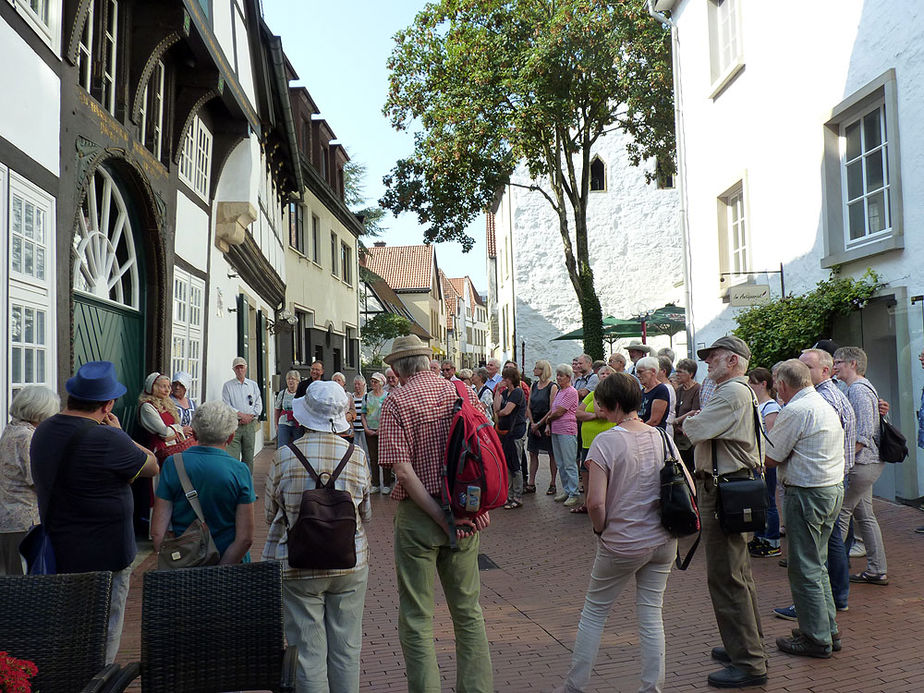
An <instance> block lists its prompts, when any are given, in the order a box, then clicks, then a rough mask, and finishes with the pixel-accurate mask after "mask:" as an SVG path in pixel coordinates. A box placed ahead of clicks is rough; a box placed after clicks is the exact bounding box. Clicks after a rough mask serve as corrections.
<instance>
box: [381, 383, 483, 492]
mask: <svg viewBox="0 0 924 693" xmlns="http://www.w3.org/2000/svg"><path fill="white" fill-rule="evenodd" d="M465 391H466V393H467V394H468V400H469V402H470V403H471V404H472V406H474V407H476V408H477V409H478V410H479V411H481V412H484V408H483V407H482V405H481V402H480V401H479V400H478V398H477V397H476V396H475V393H474V392H473V391H472V390H471V389H470V388H465ZM457 399H458V394H457V393H456V388H455V386H454V385H453V384H452V383H450V382H449V381H448V380H445V379H443V378H441V377H440V376H438V375H436V374H435V373H432V372H431V371H429V370H427V371H421V372H420V373H415V374H414V375H412V376H411V377H410V378H408V380H407V382H406V383H405V384H404V386H403V387H401V389H399V390H395V391H393V392H392V394H391V395H389V396H388V398H387V399H386V400H385V402H384V403H383V404H382V415H381V419H380V424H379V464H380V465H382V466H385V467H393V466H395V465H396V464H402V463H407V464H410V465H411V466H412V468H413V469H414V473H415V474H417V477H418V478H419V479H420V481H421V482H422V483H423V485H424V488H425V489H427V493H429V494H430V495H431V496H434V497H438V496H439V495H440V482H441V480H442V477H443V467H444V465H445V463H446V444H447V442H448V441H449V425H450V424H451V423H452V416H453V407H454V406H455V403H456V400H457ZM391 497H392V498H393V499H394V500H404V499H405V498H407V497H408V494H407V491H405V490H404V487H403V486H402V485H401V482H397V483H396V484H395V486H394V488H393V489H392V491H391Z"/></svg>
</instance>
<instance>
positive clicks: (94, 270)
mask: <svg viewBox="0 0 924 693" xmlns="http://www.w3.org/2000/svg"><path fill="white" fill-rule="evenodd" d="M133 220H134V218H133V215H132V213H131V211H130V206H129V205H128V204H126V199H125V197H124V196H123V194H122V192H121V190H120V188H119V186H118V184H117V182H116V180H115V179H114V178H113V176H112V175H111V174H110V173H109V172H108V171H107V170H106V169H105V168H103V167H100V168H98V169H96V171H95V172H94V173H93V177H92V179H91V180H90V181H89V184H88V186H87V194H86V195H85V197H84V199H83V201H82V202H81V214H79V215H78V223H77V228H76V229H75V230H74V244H73V247H74V258H75V261H74V286H73V289H74V316H73V327H74V365H75V367H79V366H81V365H82V364H84V363H86V362H88V361H112V362H113V363H114V364H115V367H116V373H117V374H118V377H119V381H120V382H122V384H124V385H125V386H126V387H127V388H128V392H126V393H125V395H124V396H122V397H121V398H120V399H119V401H118V402H116V407H115V410H114V411H115V413H116V416H118V417H119V419H120V420H121V421H122V426H123V428H125V430H126V431H128V432H130V433H131V432H132V431H133V429H134V427H135V418H136V417H135V413H136V411H137V408H138V395H139V394H140V392H141V388H142V386H143V384H144V376H145V364H146V359H145V352H146V349H145V344H146V335H145V321H144V309H143V307H144V283H143V277H144V266H143V262H142V258H141V255H140V254H139V253H136V250H135V234H134V231H133V228H132V227H133V225H134V224H133Z"/></svg>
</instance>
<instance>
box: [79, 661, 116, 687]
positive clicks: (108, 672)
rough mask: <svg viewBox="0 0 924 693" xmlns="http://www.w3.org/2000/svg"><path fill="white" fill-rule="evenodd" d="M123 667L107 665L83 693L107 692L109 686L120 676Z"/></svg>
mask: <svg viewBox="0 0 924 693" xmlns="http://www.w3.org/2000/svg"><path fill="white" fill-rule="evenodd" d="M120 669H121V667H119V665H118V664H107V665H106V666H105V667H103V668H102V669H101V670H100V672H99V673H98V674H97V675H96V676H94V677H93V678H92V679H90V682H89V683H88V684H87V685H86V686H84V687H83V690H82V691H81V693H102V691H105V690H107V688H106V687H107V686H108V685H110V684H111V682H112V681H113V680H115V678H116V676H118V674H119V671H120Z"/></svg>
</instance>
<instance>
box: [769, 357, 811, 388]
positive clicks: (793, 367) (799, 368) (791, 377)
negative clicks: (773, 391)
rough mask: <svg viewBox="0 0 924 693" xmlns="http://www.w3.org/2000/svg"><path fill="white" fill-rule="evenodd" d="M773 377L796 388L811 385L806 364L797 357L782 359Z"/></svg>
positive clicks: (809, 372) (809, 373)
mask: <svg viewBox="0 0 924 693" xmlns="http://www.w3.org/2000/svg"><path fill="white" fill-rule="evenodd" d="M774 377H775V378H776V379H777V380H782V381H783V382H784V383H786V384H787V385H789V387H791V388H795V389H797V390H801V389H803V388H806V387H811V385H812V373H811V371H809V368H808V366H806V365H805V364H804V363H802V361H800V360H799V359H789V360H788V361H783V363H782V365H781V366H780V367H779V368H778V369H777V371H776V373H775V374H774Z"/></svg>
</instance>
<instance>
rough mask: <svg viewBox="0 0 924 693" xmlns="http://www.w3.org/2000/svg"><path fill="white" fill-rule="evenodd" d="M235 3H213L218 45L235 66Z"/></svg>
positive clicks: (231, 1)
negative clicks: (232, 17)
mask: <svg viewBox="0 0 924 693" xmlns="http://www.w3.org/2000/svg"><path fill="white" fill-rule="evenodd" d="M233 4H234V0H215V1H214V2H213V3H212V33H214V34H215V39H216V40H217V41H218V45H219V46H220V47H221V50H222V52H223V53H224V54H225V58H226V59H227V60H228V64H229V65H231V66H232V67H233V66H234V33H233V30H232V28H231V22H232V21H233V20H232V19H231V15H232V13H233V11H234V10H233V9H232V5H233ZM248 54H249V53H248Z"/></svg>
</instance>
